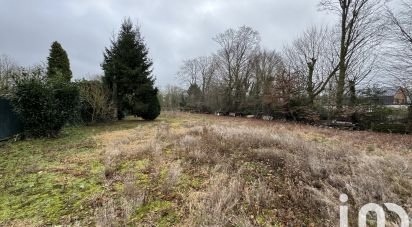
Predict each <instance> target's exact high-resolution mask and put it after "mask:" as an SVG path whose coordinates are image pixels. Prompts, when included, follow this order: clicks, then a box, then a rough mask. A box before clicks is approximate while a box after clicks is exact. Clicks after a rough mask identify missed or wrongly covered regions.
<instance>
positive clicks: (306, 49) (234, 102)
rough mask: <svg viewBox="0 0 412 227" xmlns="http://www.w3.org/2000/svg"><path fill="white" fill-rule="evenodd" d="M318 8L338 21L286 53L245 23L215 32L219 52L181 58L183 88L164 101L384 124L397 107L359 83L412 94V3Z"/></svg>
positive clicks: (329, 2) (193, 107) (171, 90)
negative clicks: (265, 45)
mask: <svg viewBox="0 0 412 227" xmlns="http://www.w3.org/2000/svg"><path fill="white" fill-rule="evenodd" d="M405 4H406V3H405ZM411 5H412V4H409V6H411ZM319 8H320V9H321V10H324V11H329V12H332V13H336V21H337V23H336V24H335V25H334V26H330V27H327V26H313V27H311V28H309V29H307V30H306V31H304V32H303V34H301V35H300V36H299V37H298V38H297V39H296V40H295V41H293V42H292V43H291V44H289V45H287V46H285V47H284V49H283V50H282V51H276V50H268V49H264V48H262V47H261V45H260V40H261V39H260V35H259V33H258V32H257V31H255V30H254V29H253V28H250V27H247V26H242V27H240V28H238V29H228V30H226V31H225V32H223V33H221V34H218V35H217V36H215V37H214V38H213V40H214V41H215V42H216V43H217V44H218V46H219V49H218V50H217V51H216V52H214V53H211V55H209V56H202V57H196V58H193V59H188V60H185V61H184V62H183V64H182V66H181V69H180V71H179V72H178V78H179V79H180V80H181V81H182V82H183V83H184V84H185V85H186V86H185V87H184V88H179V87H173V86H171V87H168V88H166V89H165V90H164V91H163V92H162V97H161V99H162V105H163V107H164V108H165V109H180V110H185V111H193V112H210V113H211V112H216V111H221V112H240V113H242V114H252V115H258V114H264V115H271V116H273V117H275V118H276V117H277V118H282V119H289V120H299V121H306V122H319V120H341V121H350V122H356V123H362V124H363V126H362V128H364V129H367V128H371V127H372V125H373V124H375V125H376V124H380V123H385V121H383V120H382V119H390V118H391V116H392V115H394V114H396V112H397V111H396V110H387V109H386V108H385V107H383V106H382V105H380V103H379V102H378V101H377V100H376V96H377V95H379V94H380V93H382V89H381V88H379V87H374V86H369V87H367V86H365V85H362V83H364V82H365V80H366V79H367V80H368V81H373V79H376V80H375V81H378V79H380V81H385V82H387V83H388V84H392V85H393V86H399V87H403V88H404V89H405V91H406V94H407V95H408V96H409V100H410V99H411V97H412V93H411V92H410V91H411V88H412V78H411V77H410V75H411V74H410V73H411V72H410V71H408V67H407V64H406V65H405V62H408V61H409V63H408V64H409V69H410V66H411V64H410V62H411V61H410V60H411V59H410V56H411V55H410V54H411V51H410V50H411V48H412V42H410V40H409V41H407V40H408V39H407V37H408V35H409V37H410V35H411V34H410V33H407V31H410V30H408V29H409V28H411V27H412V26H411V20H405V17H410V15H412V12H411V11H410V9H411V8H408V5H404V8H403V9H402V10H400V11H394V10H391V8H390V7H389V6H388V5H386V4H385V2H384V1H380V0H354V1H333V0H322V1H321V2H320V4H319ZM408 10H409V11H408ZM408 12H411V14H407V13H408ZM405 28H408V29H405ZM405 31H406V32H405ZM392 46H403V47H404V48H403V49H399V48H396V49H394V48H389V47H392ZM405 46H408V47H409V48H408V49H406V48H405ZM399 51H401V52H399ZM408 51H409V52H408ZM405 52H406V53H405ZM399 53H404V55H403V56H401V57H399V56H400V55H399ZM408 54H409V55H408ZM395 69H396V70H395ZM389 72H390V73H389ZM377 75H385V76H391V77H387V78H385V79H383V78H379V77H380V76H377ZM377 77H378V78H377ZM411 111H412V110H411ZM402 114H403V115H405V116H406V115H407V114H405V113H402ZM376 119H380V121H381V122H376ZM404 121H407V120H402V122H395V123H397V124H403V125H406V124H405V123H407V122H404ZM365 122H366V123H365ZM410 122H411V120H409V124H411V123H410ZM386 123H388V122H386ZM394 127H398V126H394ZM405 130H406V128H405ZM405 130H403V131H405Z"/></svg>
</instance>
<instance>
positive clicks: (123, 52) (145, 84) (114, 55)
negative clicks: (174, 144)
mask: <svg viewBox="0 0 412 227" xmlns="http://www.w3.org/2000/svg"><path fill="white" fill-rule="evenodd" d="M148 54H149V52H148V49H147V48H146V44H145V42H144V39H143V38H142V36H141V34H140V31H139V27H138V26H134V25H133V23H132V22H131V20H130V19H125V20H124V21H123V23H122V26H121V29H120V32H119V34H118V36H117V37H116V39H114V40H112V43H111V47H110V48H106V50H105V53H104V61H103V64H102V68H103V70H104V77H103V80H104V82H105V83H106V84H107V85H108V87H109V88H110V89H111V90H112V99H113V102H114V105H115V107H116V109H117V112H118V113H117V116H118V118H119V119H121V118H122V117H123V116H124V115H123V113H125V112H126V113H129V114H133V115H136V116H140V117H142V118H144V119H147V120H154V119H155V118H156V117H157V116H158V115H159V114H160V105H159V100H158V98H157V92H158V89H157V88H156V87H154V78H153V76H152V69H151V68H152V65H153V63H152V61H151V60H150V59H149V56H148Z"/></svg>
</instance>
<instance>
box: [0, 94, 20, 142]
mask: <svg viewBox="0 0 412 227" xmlns="http://www.w3.org/2000/svg"><path fill="white" fill-rule="evenodd" d="M22 128H23V127H22V124H21V122H20V120H19V119H18V117H17V115H16V113H15V112H14V111H13V107H12V106H11V104H10V102H9V101H8V100H7V99H4V98H1V97H0V140H3V139H6V138H9V137H11V136H13V135H15V134H18V133H19V132H21V131H22Z"/></svg>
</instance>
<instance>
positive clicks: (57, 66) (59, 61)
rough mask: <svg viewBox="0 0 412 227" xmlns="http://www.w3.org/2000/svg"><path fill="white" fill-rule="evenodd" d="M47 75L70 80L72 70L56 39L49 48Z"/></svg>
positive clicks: (49, 77) (50, 77)
mask: <svg viewBox="0 0 412 227" xmlns="http://www.w3.org/2000/svg"><path fill="white" fill-rule="evenodd" d="M47 61H48V64H47V77H48V79H55V78H56V77H60V78H62V79H63V80H65V81H67V82H70V80H71V78H72V71H71V70H70V62H69V58H68V56H67V53H66V51H65V50H64V49H63V47H62V46H61V45H60V43H58V42H57V41H55V42H53V44H52V45H51V48H50V54H49V57H48V58H47Z"/></svg>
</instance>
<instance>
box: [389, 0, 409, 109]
mask: <svg viewBox="0 0 412 227" xmlns="http://www.w3.org/2000/svg"><path fill="white" fill-rule="evenodd" d="M396 2H397V3H399V1H396ZM400 2H401V4H400V6H401V7H400V8H399V9H398V10H395V9H392V8H391V7H389V6H388V7H387V10H386V15H387V18H388V19H389V20H388V21H389V25H390V32H389V33H388V34H389V37H388V38H389V40H390V42H391V43H390V44H389V48H388V50H389V51H388V52H387V54H388V56H389V57H390V58H388V59H390V62H389V66H388V67H387V69H388V70H387V71H386V73H388V74H389V75H390V76H391V77H392V78H394V82H395V84H398V85H399V86H402V87H403V88H404V89H405V90H406V91H407V94H408V96H409V99H410V100H411V101H412V1H411V0H401V1H400Z"/></svg>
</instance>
